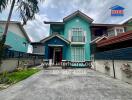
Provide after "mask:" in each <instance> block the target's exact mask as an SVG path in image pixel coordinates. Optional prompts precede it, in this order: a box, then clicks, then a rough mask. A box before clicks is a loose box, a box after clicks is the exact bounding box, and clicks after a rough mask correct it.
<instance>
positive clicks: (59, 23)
mask: <svg viewBox="0 0 132 100" xmlns="http://www.w3.org/2000/svg"><path fill="white" fill-rule="evenodd" d="M44 23H45V24H56V25H64V23H63V22H48V21H44Z"/></svg>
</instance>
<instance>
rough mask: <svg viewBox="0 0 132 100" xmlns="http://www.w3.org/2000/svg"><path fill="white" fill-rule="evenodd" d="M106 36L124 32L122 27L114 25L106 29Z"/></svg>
mask: <svg viewBox="0 0 132 100" xmlns="http://www.w3.org/2000/svg"><path fill="white" fill-rule="evenodd" d="M107 33H108V36H109V37H111V36H117V35H118V34H120V33H124V27H114V28H111V29H108V30H107Z"/></svg>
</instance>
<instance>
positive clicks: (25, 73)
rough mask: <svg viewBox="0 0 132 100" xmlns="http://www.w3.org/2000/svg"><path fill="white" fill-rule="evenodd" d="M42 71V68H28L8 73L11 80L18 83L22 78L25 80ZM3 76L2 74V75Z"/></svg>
mask: <svg viewBox="0 0 132 100" xmlns="http://www.w3.org/2000/svg"><path fill="white" fill-rule="evenodd" d="M38 71H40V69H31V68H30V69H27V70H22V71H17V72H12V73H8V74H7V77H8V78H9V79H10V80H11V82H12V83H17V82H19V81H21V80H24V79H26V78H28V77H29V76H31V75H33V74H35V73H37V72H38ZM0 77H1V75H0Z"/></svg>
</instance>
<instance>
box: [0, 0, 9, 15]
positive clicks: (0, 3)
mask: <svg viewBox="0 0 132 100" xmlns="http://www.w3.org/2000/svg"><path fill="white" fill-rule="evenodd" d="M8 2H9V0H0V13H1V12H2V11H3V10H4V9H6V7H7V5H8Z"/></svg>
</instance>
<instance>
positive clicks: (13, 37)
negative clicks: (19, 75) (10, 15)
mask: <svg viewBox="0 0 132 100" xmlns="http://www.w3.org/2000/svg"><path fill="white" fill-rule="evenodd" d="M5 24H6V21H0V36H2V34H3V31H4V28H5ZM29 43H30V39H29V37H28V36H27V33H26V32H25V30H24V28H23V26H22V25H21V23H20V22H16V21H11V22H10V24H9V29H8V33H7V38H6V43H5V44H6V45H7V46H9V47H10V49H9V50H14V51H20V52H27V50H28V46H29Z"/></svg>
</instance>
